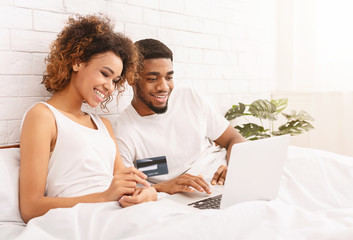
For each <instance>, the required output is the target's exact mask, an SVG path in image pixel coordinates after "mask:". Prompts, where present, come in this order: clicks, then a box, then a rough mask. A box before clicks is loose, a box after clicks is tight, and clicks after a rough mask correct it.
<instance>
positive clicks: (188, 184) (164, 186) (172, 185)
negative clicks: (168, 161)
mask: <svg viewBox="0 0 353 240" xmlns="http://www.w3.org/2000/svg"><path fill="white" fill-rule="evenodd" d="M153 187H154V188H155V189H156V190H157V192H165V193H168V194H174V193H178V192H193V191H195V189H196V190H197V191H199V192H204V191H205V192H206V193H211V191H210V187H209V186H208V184H207V182H206V181H205V180H204V179H203V177H202V176H201V175H198V176H193V175H191V174H188V173H185V174H183V175H180V176H179V177H176V178H173V179H171V180H169V181H165V182H161V183H158V184H155V185H153Z"/></svg>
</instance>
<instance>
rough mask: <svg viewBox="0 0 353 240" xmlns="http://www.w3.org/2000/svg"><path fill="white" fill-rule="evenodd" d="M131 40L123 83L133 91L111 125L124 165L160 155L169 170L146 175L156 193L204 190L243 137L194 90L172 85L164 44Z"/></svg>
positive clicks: (217, 179) (220, 177)
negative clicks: (132, 75) (128, 76)
mask: <svg viewBox="0 0 353 240" xmlns="http://www.w3.org/2000/svg"><path fill="white" fill-rule="evenodd" d="M135 45H136V46H137V49H138V50H139V52H140V61H139V63H140V64H139V67H138V71H137V72H138V74H137V77H136V79H135V80H134V81H133V82H129V84H130V85H131V86H132V88H133V92H134V96H133V99H132V101H131V104H130V105H129V106H128V107H127V109H126V110H125V111H123V112H122V113H121V115H120V116H119V118H118V119H117V122H116V125H115V128H114V130H115V136H116V139H117V143H118V149H119V152H120V155H121V157H122V159H123V161H124V163H125V165H127V166H132V165H133V164H134V161H136V160H138V159H143V158H151V157H158V156H166V158H167V164H168V170H169V173H168V174H166V175H160V176H156V177H151V178H149V180H150V181H151V182H154V183H156V184H154V185H153V186H154V187H155V189H156V190H157V191H158V192H166V193H169V194H174V193H177V192H192V191H194V189H196V190H198V191H200V192H203V191H205V192H207V193H210V188H209V185H208V183H207V182H206V180H205V179H212V180H211V184H221V185H222V184H223V183H224V181H225V177H226V173H227V167H226V166H227V161H228V159H229V152H230V149H231V146H232V145H233V144H234V143H238V142H243V141H245V140H244V138H243V137H242V136H241V135H240V134H239V132H237V131H236V130H235V129H234V128H233V127H231V126H230V125H229V122H228V121H227V120H226V119H225V118H224V117H223V116H222V115H220V114H219V113H217V112H215V111H214V110H213V109H212V108H211V107H210V105H209V104H208V103H207V102H206V101H205V99H204V98H202V97H201V96H200V95H199V94H198V93H197V92H196V91H194V90H192V89H190V88H175V89H174V82H173V74H174V71H173V53H172V52H171V50H170V49H169V48H168V47H167V46H165V45H164V44H163V43H161V42H160V41H158V40H154V39H144V40H140V41H137V42H136V43H135ZM215 143H216V144H217V145H218V146H216V144H215ZM201 174H202V175H201Z"/></svg>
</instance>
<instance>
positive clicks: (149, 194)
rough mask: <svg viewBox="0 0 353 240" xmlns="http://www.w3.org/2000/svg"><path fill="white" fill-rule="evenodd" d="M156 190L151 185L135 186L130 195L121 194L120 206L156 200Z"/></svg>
mask: <svg viewBox="0 0 353 240" xmlns="http://www.w3.org/2000/svg"><path fill="white" fill-rule="evenodd" d="M156 200H157V191H156V189H155V188H153V187H148V188H136V190H135V192H134V193H133V194H132V195H131V196H123V197H122V198H121V199H120V200H119V203H120V204H121V206H122V207H129V206H132V205H136V204H139V203H143V202H149V201H156Z"/></svg>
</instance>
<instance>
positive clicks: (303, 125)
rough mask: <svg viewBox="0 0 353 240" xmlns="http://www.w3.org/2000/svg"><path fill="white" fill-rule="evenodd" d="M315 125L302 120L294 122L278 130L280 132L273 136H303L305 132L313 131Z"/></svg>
mask: <svg viewBox="0 0 353 240" xmlns="http://www.w3.org/2000/svg"><path fill="white" fill-rule="evenodd" d="M313 128H314V127H313V125H311V123H309V122H307V121H302V120H292V121H289V122H287V123H285V124H283V125H281V126H280V127H279V128H278V131H275V132H273V135H275V136H278V135H284V134H290V135H292V136H294V135H299V134H302V133H303V132H307V131H310V130H311V129H313Z"/></svg>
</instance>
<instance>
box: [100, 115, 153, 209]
mask: <svg viewBox="0 0 353 240" xmlns="http://www.w3.org/2000/svg"><path fill="white" fill-rule="evenodd" d="M101 119H102V121H103V123H104V124H105V126H106V127H107V129H108V131H109V134H110V137H111V138H112V139H113V141H114V143H115V146H116V157H115V163H114V176H116V173H118V172H119V171H121V169H125V165H124V163H123V161H122V159H121V157H120V154H119V149H118V145H117V142H116V139H115V135H114V131H113V127H112V125H111V123H110V121H109V120H108V119H105V118H102V117H101ZM130 168H131V169H134V170H136V171H138V173H139V174H138V175H139V176H143V179H146V178H147V176H146V175H145V174H143V173H142V172H140V171H139V170H137V169H136V168H134V167H130ZM143 185H144V186H145V187H146V188H136V189H135V191H134V192H133V194H128V196H123V198H122V199H121V200H119V202H120V204H121V206H122V207H128V206H132V205H135V204H139V203H142V202H149V201H156V200H157V191H156V190H155V189H154V188H153V187H150V184H149V183H148V182H147V181H145V182H144V183H143Z"/></svg>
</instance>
